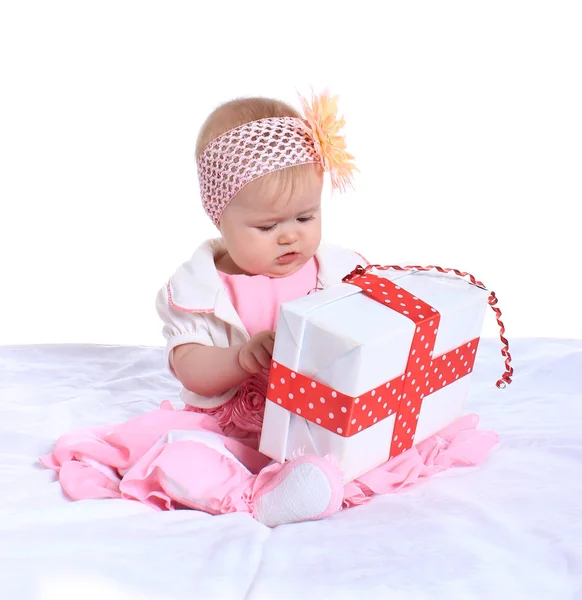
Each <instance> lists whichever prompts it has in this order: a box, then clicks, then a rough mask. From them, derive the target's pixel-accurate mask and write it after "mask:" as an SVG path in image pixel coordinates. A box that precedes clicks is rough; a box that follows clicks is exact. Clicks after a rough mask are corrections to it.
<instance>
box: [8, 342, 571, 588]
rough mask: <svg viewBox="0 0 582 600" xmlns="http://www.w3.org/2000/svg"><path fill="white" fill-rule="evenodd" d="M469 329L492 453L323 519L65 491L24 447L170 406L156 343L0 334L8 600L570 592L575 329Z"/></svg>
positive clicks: (173, 388)
mask: <svg viewBox="0 0 582 600" xmlns="http://www.w3.org/2000/svg"><path fill="white" fill-rule="evenodd" d="M499 349H500V342H499V341H498V340H483V341H482V343H481V347H480V351H479V354H478V359H477V365H476V368H475V378H474V383H473V387H472V391H471V396H470V398H469V400H468V405H467V411H470V412H477V413H478V414H480V415H481V427H482V428H490V429H494V430H495V431H497V432H498V433H499V434H500V435H501V443H500V445H499V447H498V448H497V449H496V450H495V451H494V453H493V455H492V457H491V459H490V461H489V462H488V463H486V464H485V465H484V466H482V467H479V468H474V469H453V470H452V471H449V472H447V473H445V474H443V475H439V476H436V477H435V478H433V479H432V480H430V481H428V482H425V483H423V484H421V485H420V486H419V487H417V488H415V489H413V490H412V491H407V492H404V493H400V494H395V495H388V496H384V497H376V498H374V499H373V501H372V502H370V503H369V504H367V505H364V506H359V507H356V508H352V509H349V510H346V511H343V512H341V513H339V514H337V515H335V516H333V517H332V518H330V519H328V520H326V521H320V522H313V523H304V524H298V525H289V526H283V527H279V528H277V529H274V530H270V529H268V528H267V527H265V526H263V525H261V524H259V523H257V522H255V521H254V520H253V519H252V518H251V517H250V516H248V515H237V514H234V515H224V516H219V517H211V516H208V515H206V514H203V513H198V512H194V511H186V510H184V511H175V512H155V511H152V510H150V509H148V508H147V507H145V506H143V505H141V504H138V503H133V502H131V501H126V500H92V501H83V502H77V503H73V502H70V501H69V500H67V499H66V498H65V497H64V496H63V494H62V491H61V488H60V485H59V484H58V482H56V481H55V475H54V473H53V472H52V471H49V470H45V469H43V468H42V467H41V466H40V465H39V464H38V462H37V457H38V456H40V455H42V454H44V453H46V452H48V451H50V450H51V447H52V444H53V443H54V441H55V440H56V439H57V437H58V436H59V435H60V434H61V433H63V432H65V431H67V430H70V429H73V428H77V427H82V426H90V425H97V424H102V423H108V422H119V421H123V420H125V419H127V418H128V417H130V416H133V415H136V414H139V413H141V412H143V411H147V410H149V409H152V408H155V407H157V406H158V405H159V403H160V402H161V401H162V400H164V399H170V400H171V401H172V402H173V403H174V404H175V405H180V402H179V400H178V398H177V395H178V389H179V388H178V385H177V383H176V382H175V381H174V380H172V378H171V377H170V376H169V375H168V374H166V372H165V370H164V366H163V362H162V350H161V349H159V348H135V347H134V348H130V347H127V348H125V347H103V346H80V345H79V346H19V347H0V597H1V598H3V599H6V600H21V599H22V600H28V599H35V600H36V599H42V600H46V599H51V600H52V599H57V598H58V599H59V600H61V599H66V598H83V599H84V600H90V599H92V598H107V599H108V600H117V599H123V600H133V599H140V600H141V599H143V600H162V599H163V600H174V599H181V598H184V599H186V598H188V599H192V598H201V599H214V598H216V599H219V598H220V599H222V598H227V599H243V598H244V599H247V600H259V599H269V600H271V599H279V598H281V599H291V598H293V599H296V598H301V599H302V600H307V599H310V598H328V597H329V598H334V599H335V600H341V599H346V600H347V599H357V598H390V599H392V598H394V599H405V600H425V599H427V600H429V599H440V598H447V599H456V598H458V599H463V600H465V599H473V598H475V599H486V600H489V599H497V598H511V599H512V600H517V599H521V598H523V599H524V600H525V599H527V600H531V599H540V600H541V599H548V600H563V599H570V598H571V599H575V598H582V433H581V426H582V340H542V339H532V340H527V339H520V340H514V342H513V343H512V345H511V348H510V350H511V352H512V355H513V357H514V366H515V369H516V373H515V378H514V382H513V384H512V385H510V386H509V387H508V388H507V389H505V390H503V391H500V390H497V389H496V388H495V385H494V382H495V381H496V379H497V378H498V376H499V375H500V374H501V373H502V372H503V361H502V357H501V355H500V353H499Z"/></svg>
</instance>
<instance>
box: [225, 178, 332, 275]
mask: <svg viewBox="0 0 582 600" xmlns="http://www.w3.org/2000/svg"><path fill="white" fill-rule="evenodd" d="M253 183H254V182H252V183H250V184H249V185H247V186H245V187H244V188H243V189H242V190H241V191H240V192H239V193H238V194H237V196H236V197H235V198H234V199H233V200H232V201H231V202H230V204H229V205H228V206H227V207H226V208H225V210H224V212H223V213H222V217H221V219H220V226H219V229H220V232H221V234H222V239H223V241H224V244H225V246H226V250H227V253H228V255H227V256H226V257H224V259H223V260H221V261H220V265H219V266H220V268H221V269H222V270H225V271H228V272H231V273H245V274H247V275H267V276H269V277H286V276H288V275H291V274H293V273H295V271H297V270H299V269H300V268H301V267H302V266H303V265H304V264H305V263H306V262H307V261H308V260H309V259H310V258H311V257H312V256H313V255H314V254H315V252H316V251H317V249H318V247H319V243H320V241H321V192H322V187H323V176H322V175H321V174H317V173H316V172H314V173H313V174H312V175H310V176H309V177H305V178H302V179H301V181H300V182H299V183H298V184H297V185H296V187H295V189H294V190H293V192H292V193H291V190H290V189H289V190H283V191H281V190H280V189H279V186H276V185H265V184H264V183H262V185H253Z"/></svg>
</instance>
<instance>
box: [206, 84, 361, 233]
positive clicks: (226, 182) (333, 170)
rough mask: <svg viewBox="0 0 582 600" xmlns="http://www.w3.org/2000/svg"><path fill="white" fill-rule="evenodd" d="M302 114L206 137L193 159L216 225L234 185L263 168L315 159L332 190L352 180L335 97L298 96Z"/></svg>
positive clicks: (235, 189) (238, 186)
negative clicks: (310, 101) (201, 149)
mask: <svg viewBox="0 0 582 600" xmlns="http://www.w3.org/2000/svg"><path fill="white" fill-rule="evenodd" d="M300 100H301V104H302V106H303V112H304V115H305V119H299V118H296V117H274V118H268V119H259V120H258V121H251V122H250V123H245V124H244V125H241V126H240V127H236V128H235V129H231V130H230V131H227V132H226V133H223V134H222V135H220V136H219V137H217V138H216V139H215V140H213V141H212V142H210V143H209V144H208V145H207V146H206V147H205V148H204V150H203V151H202V153H201V154H200V156H199V158H198V161H197V163H198V179H199V181H200V193H201V196H202V204H203V206H204V210H205V211H206V213H207V214H208V216H209V217H210V218H211V219H212V221H213V222H214V223H215V224H217V223H218V222H219V221H220V217H221V215H222V212H223V211H224V209H225V208H226V206H227V205H228V203H229V202H230V201H231V200H232V199H233V198H234V196H236V194H238V192H240V190H241V189H242V188H243V187H244V186H245V185H247V184H248V183H250V182H251V181H254V180H255V179H258V178H259V177H263V176H264V175H266V174H267V173H271V172H273V171H280V170H281V169H286V168H288V167H293V166H295V165H302V164H308V163H321V165H322V166H323V168H324V170H325V171H327V172H329V173H330V175H331V183H332V188H333V189H339V190H341V191H343V190H345V189H346V187H347V186H349V185H351V183H352V181H351V180H352V174H353V171H356V170H357V169H356V167H355V165H354V164H353V156H352V155H351V154H348V152H346V144H345V141H344V138H343V136H342V135H341V134H340V130H341V129H342V128H343V127H344V124H345V121H344V120H343V118H338V117H337V97H330V96H329V95H328V94H322V95H320V96H313V98H312V104H311V106H310V105H309V104H308V103H307V101H306V100H305V98H303V97H301V96H300Z"/></svg>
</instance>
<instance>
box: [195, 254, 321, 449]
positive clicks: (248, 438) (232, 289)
mask: <svg viewBox="0 0 582 600" xmlns="http://www.w3.org/2000/svg"><path fill="white" fill-rule="evenodd" d="M218 275H219V276H220V278H221V280H222V282H223V283H224V287H225V288H226V291H227V292H228V295H229V298H230V301H231V302H232V304H233V306H234V308H235V310H236V312H237V313H238V315H239V316H240V318H241V321H242V322H243V325H244V326H245V328H246V330H247V331H248V333H249V335H250V336H251V337H252V336H253V335H255V334H256V333H259V332H260V331H264V330H269V331H275V329H276V327H277V316H278V314H279V307H280V306H281V303H282V302H288V301H290V300H295V299H297V298H301V297H302V296H306V295H307V294H309V293H310V292H312V291H313V290H314V289H316V287H317V261H316V260H315V258H311V259H310V260H309V261H308V262H307V263H305V265H303V267H301V269H299V270H298V271H296V272H295V273H293V274H292V275H290V276H289V277H275V278H273V277H267V276H266V275H252V276H249V275H228V274H226V273H222V272H221V271H218ZM268 378H269V372H268V370H265V371H264V372H262V373H260V374H259V375H255V376H254V377H249V379H247V380H246V381H245V382H243V383H242V384H241V386H240V388H239V390H238V392H237V393H236V395H235V396H234V397H233V398H232V399H231V400H230V401H229V402H227V403H226V404H224V405H222V406H219V407H218V408H214V409H201V408H195V407H193V406H186V409H185V410H191V411H194V412H199V413H204V414H208V415H212V416H214V417H215V418H216V420H217V421H218V424H219V425H220V427H221V428H222V430H223V431H224V433H225V435H228V436H230V437H235V438H237V439H239V440H240V441H242V442H244V443H246V444H248V445H249V446H251V447H252V448H258V445H259V434H260V433H261V427H262V425H263V414H264V412H265V395H266V391H267V382H268Z"/></svg>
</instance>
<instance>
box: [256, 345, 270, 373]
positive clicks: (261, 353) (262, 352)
mask: <svg viewBox="0 0 582 600" xmlns="http://www.w3.org/2000/svg"><path fill="white" fill-rule="evenodd" d="M254 355H255V358H256V359H257V361H258V362H259V363H260V365H261V367H264V368H265V369H268V368H269V367H270V366H271V354H270V353H269V352H267V350H266V348H265V347H264V346H260V347H259V348H257V349H256V350H255V352H254Z"/></svg>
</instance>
